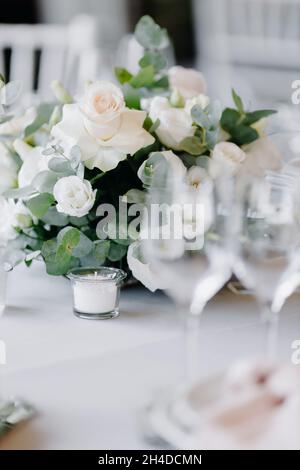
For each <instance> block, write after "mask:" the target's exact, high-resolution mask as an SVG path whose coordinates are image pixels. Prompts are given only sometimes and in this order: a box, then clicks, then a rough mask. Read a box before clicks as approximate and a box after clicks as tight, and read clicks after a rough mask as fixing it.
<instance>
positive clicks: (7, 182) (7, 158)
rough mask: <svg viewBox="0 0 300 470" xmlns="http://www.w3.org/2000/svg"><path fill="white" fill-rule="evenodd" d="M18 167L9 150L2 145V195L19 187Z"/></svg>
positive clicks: (0, 151)
mask: <svg viewBox="0 0 300 470" xmlns="http://www.w3.org/2000/svg"><path fill="white" fill-rule="evenodd" d="M17 180H18V176H17V165H16V163H15V162H14V160H13V158H12V157H11V155H10V153H9V151H8V150H7V148H6V147H5V146H4V145H3V144H2V143H0V194H2V193H3V192H4V191H6V190H7V189H10V188H13V187H15V186H16V185H17Z"/></svg>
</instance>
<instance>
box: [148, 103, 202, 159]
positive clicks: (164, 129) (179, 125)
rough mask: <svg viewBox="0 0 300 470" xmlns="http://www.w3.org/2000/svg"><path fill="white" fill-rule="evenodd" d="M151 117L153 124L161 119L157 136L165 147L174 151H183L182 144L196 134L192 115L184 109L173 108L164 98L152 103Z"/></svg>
mask: <svg viewBox="0 0 300 470" xmlns="http://www.w3.org/2000/svg"><path fill="white" fill-rule="evenodd" d="M149 116H150V118H151V119H152V121H153V122H155V121H156V120H157V119H159V126H158V128H157V129H156V135H157V137H158V138H159V140H160V141H161V143H162V144H163V145H165V146H166V147H168V148H171V149H173V150H181V148H180V142H181V141H182V140H183V139H185V138H186V137H189V136H193V135H194V133H195V129H194V127H193V120H192V117H191V115H190V113H189V112H187V111H186V110H185V109H184V108H173V107H172V106H171V104H170V102H169V101H168V100H167V98H164V97H162V96H156V97H155V98H153V100H152V101H151V104H150V111H149Z"/></svg>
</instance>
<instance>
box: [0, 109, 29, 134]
mask: <svg viewBox="0 0 300 470" xmlns="http://www.w3.org/2000/svg"><path fill="white" fill-rule="evenodd" d="M36 116H37V112H36V109H35V108H33V107H31V108H28V109H27V111H26V112H25V113H24V114H23V116H19V117H16V118H13V119H11V120H10V121H6V122H4V123H3V124H0V135H8V136H13V137H17V136H18V135H20V134H21V133H22V132H23V131H24V130H25V129H26V127H27V126H29V125H30V124H32V123H33V121H34V120H35V118H36Z"/></svg>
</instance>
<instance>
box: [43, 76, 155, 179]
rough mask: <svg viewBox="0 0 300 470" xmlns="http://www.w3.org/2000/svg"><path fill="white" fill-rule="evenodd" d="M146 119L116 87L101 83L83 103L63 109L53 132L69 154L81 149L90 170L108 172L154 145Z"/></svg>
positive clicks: (85, 96)
mask: <svg viewBox="0 0 300 470" xmlns="http://www.w3.org/2000/svg"><path fill="white" fill-rule="evenodd" d="M145 118H146V112H144V111H138V110H135V109H128V108H127V107H126V106H125V102H124V97H123V94H122V92H121V90H120V89H119V88H118V87H117V86H115V85H114V84H112V83H110V82H106V81H99V82H95V83H93V84H91V85H89V86H88V88H87V91H86V93H85V95H84V96H83V98H82V99H81V101H80V103H78V104H67V105H65V106H64V107H63V118H62V120H61V122H59V123H58V124H56V125H55V126H54V127H53V129H52V131H51V132H52V135H53V137H54V138H56V139H57V140H59V141H60V142H61V144H62V146H63V147H64V148H65V150H66V152H67V153H68V152H69V151H70V149H71V148H72V147H73V146H74V145H77V146H79V148H80V149H81V153H82V160H83V161H84V163H85V166H86V167H87V168H90V169H93V168H99V170H101V171H109V170H112V169H113V168H116V167H117V165H118V164H119V162H120V161H122V160H125V159H126V157H127V155H133V154H135V153H136V152H137V151H138V150H140V149H141V148H143V147H147V146H149V145H151V144H153V143H154V141H155V139H154V137H153V136H152V135H151V134H149V133H148V132H147V131H146V130H145V129H144V128H143V124H144V121H145Z"/></svg>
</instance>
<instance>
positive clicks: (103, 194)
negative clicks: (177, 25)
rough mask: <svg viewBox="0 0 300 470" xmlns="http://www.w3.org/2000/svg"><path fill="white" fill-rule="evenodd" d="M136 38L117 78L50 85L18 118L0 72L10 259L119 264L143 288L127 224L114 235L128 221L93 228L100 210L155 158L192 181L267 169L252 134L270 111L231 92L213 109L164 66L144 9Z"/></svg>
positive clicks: (189, 74) (272, 163)
mask: <svg viewBox="0 0 300 470" xmlns="http://www.w3.org/2000/svg"><path fill="white" fill-rule="evenodd" d="M135 38H136V40H137V41H138V42H139V44H140V45H141V46H142V47H143V48H144V55H143V57H142V58H141V59H140V61H139V67H140V69H139V71H138V73H137V74H135V75H133V74H132V73H131V72H130V71H128V70H126V69H124V68H116V69H115V75H116V79H117V81H118V84H116V83H111V82H107V81H96V82H94V83H87V84H86V87H85V90H83V91H82V93H81V95H80V96H78V97H72V96H71V95H70V94H69V93H68V92H67V91H66V90H65V89H64V87H63V85H62V84H60V83H58V82H55V83H53V84H52V88H53V91H54V96H55V97H56V102H53V103H41V104H40V105H39V106H38V107H37V108H30V109H27V110H26V111H25V113H23V114H19V115H13V114H11V113H10V108H11V104H12V101H13V100H14V98H15V96H16V95H17V94H18V93H19V83H16V82H11V83H7V84H5V80H4V79H3V78H2V79H1V85H0V86H1V91H0V93H1V95H0V100H1V103H2V110H1V111H2V112H1V123H0V135H1V143H0V170H1V171H0V192H1V196H0V216H1V224H0V245H1V246H2V247H5V248H6V253H7V257H8V259H9V260H10V262H11V263H12V264H15V263H17V262H19V261H21V260H25V262H26V263H27V264H28V265H29V264H31V263H32V261H33V259H35V258H42V259H43V260H44V262H45V264H46V269H47V272H48V273H49V274H51V275H64V274H66V273H67V272H68V271H69V270H70V269H71V268H73V267H76V266H95V267H98V266H101V265H108V266H109V265H118V266H120V267H122V268H123V269H125V270H127V271H131V273H132V276H134V277H135V278H136V279H138V280H140V281H142V282H143V283H144V284H145V285H146V286H147V287H148V288H150V289H152V290H154V289H155V288H156V287H157V286H156V282H155V278H154V277H153V275H152V272H151V266H149V265H147V264H146V263H145V262H144V261H143V258H142V255H141V252H140V251H141V250H140V244H139V238H138V237H139V234H138V231H135V232H132V233H131V232H129V233H127V235H126V236H125V237H121V236H119V235H118V234H120V232H122V231H124V230H125V231H126V229H127V227H123V226H122V221H120V220H119V219H118V217H117V221H114V222H113V221H108V222H107V223H106V224H103V223H102V225H101V221H103V219H104V218H105V217H104V216H105V214H103V213H101V211H100V212H99V206H100V205H103V204H111V205H113V207H114V208H115V210H116V214H117V215H118V211H119V204H120V198H121V201H123V202H124V203H126V204H129V205H130V204H133V203H140V204H143V201H144V198H145V191H146V189H147V187H148V185H149V184H151V181H152V179H153V178H154V177H155V175H156V174H157V173H159V171H160V167H161V164H162V163H163V164H167V165H170V167H171V168H172V171H174V175H175V174H179V175H181V176H183V177H184V178H186V180H187V181H188V182H189V184H192V185H193V186H195V187H197V185H198V184H199V183H200V182H201V180H202V178H204V177H211V178H214V177H216V176H217V174H218V172H219V171H220V168H221V167H222V168H223V167H224V168H225V167H226V169H227V170H228V171H230V172H231V173H232V174H236V173H238V172H242V171H254V172H261V171H263V170H264V168H265V167H266V166H268V167H269V168H272V167H276V166H277V165H278V159H279V155H278V154H277V153H276V150H275V149H274V148H272V147H271V146H270V148H268V149H265V146H266V139H263V138H262V135H263V132H264V130H263V129H264V124H265V119H266V118H267V117H268V116H269V115H270V114H272V113H273V112H274V111H272V110H258V111H248V110H246V109H245V107H244V105H243V102H242V100H241V98H240V97H239V96H238V95H237V94H236V92H235V91H233V92H232V96H233V102H234V107H232V108H226V109H222V108H221V106H220V103H219V102H217V101H212V100H211V99H210V98H209V97H208V96H207V94H206V83H205V80H204V77H203V76H202V74H201V73H200V72H198V71H196V70H192V69H185V68H183V67H178V66H176V67H171V68H170V69H169V70H168V69H167V62H166V59H165V56H164V49H165V48H166V46H167V45H168V42H169V39H168V35H167V32H166V31H165V30H164V29H162V28H160V27H159V26H158V25H157V24H155V22H154V21H153V20H152V19H151V18H150V17H149V16H145V17H143V18H142V19H141V20H140V21H139V23H138V24H137V26H136V29H135ZM264 154H265V155H266V154H267V156H268V159H267V160H263V155H264ZM99 222H100V226H99ZM116 226H117V227H116ZM99 227H100V228H99ZM116 228H118V230H116ZM104 229H105V230H104ZM99 231H100V232H101V233H100V234H99ZM103 233H105V236H102V235H103Z"/></svg>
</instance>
